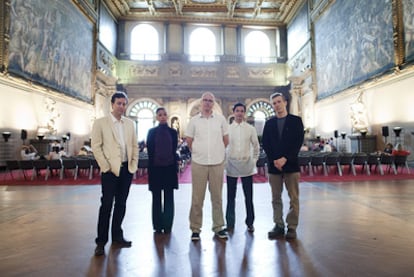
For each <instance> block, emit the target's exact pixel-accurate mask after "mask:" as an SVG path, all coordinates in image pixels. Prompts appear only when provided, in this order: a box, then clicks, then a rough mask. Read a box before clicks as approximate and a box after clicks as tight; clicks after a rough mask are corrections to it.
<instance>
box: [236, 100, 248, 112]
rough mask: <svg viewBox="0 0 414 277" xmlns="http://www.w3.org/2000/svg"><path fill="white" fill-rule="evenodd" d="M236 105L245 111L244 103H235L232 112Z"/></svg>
mask: <svg viewBox="0 0 414 277" xmlns="http://www.w3.org/2000/svg"><path fill="white" fill-rule="evenodd" d="M237 107H243V109H244V111H246V105H244V104H243V103H240V102H239V103H236V104H234V106H233V112H234V111H235V110H236V108H237Z"/></svg>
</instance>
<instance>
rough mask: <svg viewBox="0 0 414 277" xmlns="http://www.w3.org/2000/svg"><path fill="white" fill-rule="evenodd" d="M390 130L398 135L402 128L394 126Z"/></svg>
mask: <svg viewBox="0 0 414 277" xmlns="http://www.w3.org/2000/svg"><path fill="white" fill-rule="evenodd" d="M392 130H393V131H394V134H395V136H396V137H399V136H400V133H401V131H402V128H401V127H394V128H393V129H392Z"/></svg>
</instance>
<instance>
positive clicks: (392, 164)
mask: <svg viewBox="0 0 414 277" xmlns="http://www.w3.org/2000/svg"><path fill="white" fill-rule="evenodd" d="M299 165H300V167H301V171H302V172H304V171H308V172H309V175H310V176H313V174H314V172H315V171H318V170H320V171H323V174H324V175H326V176H327V175H328V173H329V171H330V169H332V168H335V169H336V171H337V172H338V175H340V176H342V174H343V170H344V168H345V167H348V169H349V172H352V174H353V175H354V176H355V175H356V166H360V167H361V171H362V172H363V171H365V172H366V174H367V175H371V172H372V170H374V171H375V172H376V171H378V172H379V173H380V174H381V175H384V173H385V172H388V173H390V172H391V170H392V172H393V173H394V174H398V169H400V171H401V173H402V171H403V170H404V168H405V169H406V170H407V173H408V174H410V168H409V166H408V162H407V156H392V155H388V154H377V153H374V154H367V153H340V152H330V153H322V152H311V151H303V152H300V153H299ZM384 167H385V170H384Z"/></svg>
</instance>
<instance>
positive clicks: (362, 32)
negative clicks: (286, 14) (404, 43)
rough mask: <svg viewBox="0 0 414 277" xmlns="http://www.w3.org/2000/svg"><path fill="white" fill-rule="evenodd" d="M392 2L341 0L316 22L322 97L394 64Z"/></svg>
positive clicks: (317, 60)
mask: <svg viewBox="0 0 414 277" xmlns="http://www.w3.org/2000/svg"><path fill="white" fill-rule="evenodd" d="M391 4H392V3H391V1H377V0H355V1H347V0H337V1H335V3H334V4H333V5H332V6H331V7H330V8H329V9H328V10H327V11H326V12H325V13H324V14H323V15H322V16H321V17H320V18H319V19H318V21H317V22H315V57H316V60H315V64H316V72H317V74H316V77H317V84H318V90H319V94H318V98H319V99H321V98H325V97H327V96H329V95H332V94H335V93H337V92H339V91H341V90H344V89H346V88H349V87H351V86H353V85H356V84H358V83H360V82H362V81H364V80H367V79H369V78H371V77H374V76H376V75H378V74H380V73H383V72H386V71H387V70H388V69H390V68H392V67H393V66H394V45H393V25H392V6H391Z"/></svg>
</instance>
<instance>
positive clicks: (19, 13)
mask: <svg viewBox="0 0 414 277" xmlns="http://www.w3.org/2000/svg"><path fill="white" fill-rule="evenodd" d="M10 21H11V24H10V43H9V57H8V60H9V64H8V71H9V72H10V73H12V74H13V73H14V74H16V75H19V76H22V77H24V78H25V79H28V80H30V81H33V82H36V83H40V84H42V85H44V86H46V87H50V88H52V89H55V90H57V91H59V92H62V93H64V94H66V95H69V96H72V97H75V98H78V99H80V100H83V101H87V102H90V101H91V99H92V83H91V81H92V71H93V70H92V69H93V64H92V63H93V59H92V55H93V24H92V23H91V22H89V21H88V20H87V19H86V18H85V17H84V16H83V15H82V14H81V13H80V12H79V11H78V10H77V8H76V7H75V6H74V5H73V4H72V1H70V0H61V1H54V0H30V1H24V0H13V1H11V9H10Z"/></svg>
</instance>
